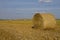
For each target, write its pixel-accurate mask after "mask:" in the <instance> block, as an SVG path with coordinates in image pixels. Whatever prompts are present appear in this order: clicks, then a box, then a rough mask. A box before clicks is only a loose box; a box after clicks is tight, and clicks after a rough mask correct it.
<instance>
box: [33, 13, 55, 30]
mask: <svg viewBox="0 0 60 40" xmlns="http://www.w3.org/2000/svg"><path fill="white" fill-rule="evenodd" d="M33 25H34V27H36V28H38V27H43V28H44V29H50V28H55V26H56V20H55V17H54V16H53V15H52V14H51V13H42V14H40V13H36V14H35V15H34V16H33Z"/></svg>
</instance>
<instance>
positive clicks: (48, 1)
mask: <svg viewBox="0 0 60 40" xmlns="http://www.w3.org/2000/svg"><path fill="white" fill-rule="evenodd" d="M35 12H50V13H52V14H53V15H55V17H56V18H60V0H0V19H19V18H32V16H33V14H34V13H35Z"/></svg>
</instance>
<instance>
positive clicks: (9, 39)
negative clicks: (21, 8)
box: [0, 20, 60, 40]
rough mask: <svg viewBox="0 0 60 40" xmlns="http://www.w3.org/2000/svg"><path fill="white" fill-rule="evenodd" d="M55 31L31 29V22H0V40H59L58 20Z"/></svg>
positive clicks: (59, 21)
mask: <svg viewBox="0 0 60 40" xmlns="http://www.w3.org/2000/svg"><path fill="white" fill-rule="evenodd" d="M56 21H57V26H56V28H55V30H43V29H41V30H40V29H34V28H32V26H33V24H32V21H31V20H3V21H2V20H0V40H60V20H56Z"/></svg>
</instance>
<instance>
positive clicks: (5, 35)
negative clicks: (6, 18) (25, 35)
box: [0, 28, 21, 40]
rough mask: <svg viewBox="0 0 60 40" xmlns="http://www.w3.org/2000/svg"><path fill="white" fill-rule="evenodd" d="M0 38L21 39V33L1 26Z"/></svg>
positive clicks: (0, 39) (5, 39)
mask: <svg viewBox="0 0 60 40" xmlns="http://www.w3.org/2000/svg"><path fill="white" fill-rule="evenodd" d="M0 40H21V37H20V38H19V35H18V34H17V33H16V32H15V31H13V30H11V31H9V30H7V29H4V28H0Z"/></svg>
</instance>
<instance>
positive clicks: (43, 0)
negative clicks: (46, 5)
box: [39, 0, 52, 2]
mask: <svg viewBox="0 0 60 40" xmlns="http://www.w3.org/2000/svg"><path fill="white" fill-rule="evenodd" d="M39 2H52V0H39Z"/></svg>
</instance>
